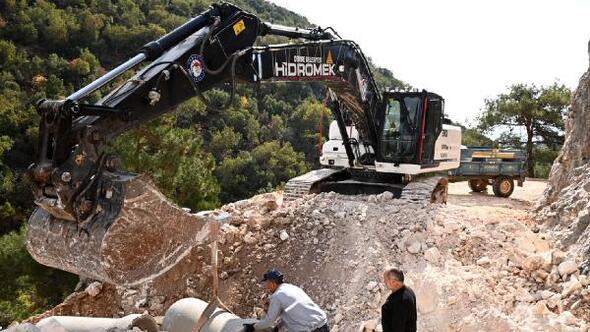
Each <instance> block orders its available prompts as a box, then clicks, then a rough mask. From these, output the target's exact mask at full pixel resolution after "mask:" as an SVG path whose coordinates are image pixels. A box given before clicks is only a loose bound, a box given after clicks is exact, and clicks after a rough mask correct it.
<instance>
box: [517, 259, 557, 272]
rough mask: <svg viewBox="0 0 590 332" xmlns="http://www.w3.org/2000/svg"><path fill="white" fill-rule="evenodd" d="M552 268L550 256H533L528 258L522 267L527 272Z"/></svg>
mask: <svg viewBox="0 0 590 332" xmlns="http://www.w3.org/2000/svg"><path fill="white" fill-rule="evenodd" d="M550 266H551V258H550V257H548V255H544V256H542V255H532V256H529V257H527V258H526V259H525V260H524V262H522V267H523V268H524V269H525V271H527V272H533V271H535V270H539V269H549V267H550Z"/></svg>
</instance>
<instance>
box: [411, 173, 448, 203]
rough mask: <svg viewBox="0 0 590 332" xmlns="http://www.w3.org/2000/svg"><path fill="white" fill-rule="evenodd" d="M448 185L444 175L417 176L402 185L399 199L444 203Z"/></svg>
mask: <svg viewBox="0 0 590 332" xmlns="http://www.w3.org/2000/svg"><path fill="white" fill-rule="evenodd" d="M448 185H449V180H448V179H447V177H446V176H430V177H419V178H417V179H415V180H413V181H412V182H410V183H408V184H407V185H406V186H405V187H404V189H403V191H402V194H401V197H400V199H402V200H406V201H409V202H416V203H420V202H429V203H445V204H446V203H447V197H448Z"/></svg>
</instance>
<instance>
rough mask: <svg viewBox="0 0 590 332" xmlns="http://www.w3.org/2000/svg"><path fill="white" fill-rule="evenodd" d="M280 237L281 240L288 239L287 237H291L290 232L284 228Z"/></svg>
mask: <svg viewBox="0 0 590 332" xmlns="http://www.w3.org/2000/svg"><path fill="white" fill-rule="evenodd" d="M279 238H280V239H281V241H287V239H288V238H289V234H287V231H286V230H284V229H283V230H282V231H281V232H280V233H279Z"/></svg>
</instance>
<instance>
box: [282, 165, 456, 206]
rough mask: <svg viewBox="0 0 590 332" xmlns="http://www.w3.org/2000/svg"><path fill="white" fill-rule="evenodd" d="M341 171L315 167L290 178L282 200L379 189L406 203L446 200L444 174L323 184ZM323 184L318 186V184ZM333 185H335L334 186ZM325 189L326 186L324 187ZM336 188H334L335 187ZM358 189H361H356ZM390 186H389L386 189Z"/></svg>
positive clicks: (446, 181)
mask: <svg viewBox="0 0 590 332" xmlns="http://www.w3.org/2000/svg"><path fill="white" fill-rule="evenodd" d="M341 172H343V170H338V169H331V168H324V169H318V170H314V171H311V172H308V173H306V174H303V175H301V176H298V177H296V178H293V179H291V180H289V182H287V184H286V185H285V189H284V193H283V200H284V201H285V202H291V201H294V200H296V199H299V198H302V197H303V196H305V195H308V194H311V193H319V192H321V191H331V190H333V191H336V192H347V194H351V193H353V192H354V193H356V194H358V193H361V194H362V193H364V194H374V193H377V192H383V191H392V192H393V193H394V197H395V198H398V199H402V200H406V201H408V202H415V203H420V202H429V203H446V202H447V196H448V183H449V181H448V179H447V177H446V176H428V177H418V178H416V179H414V180H413V181H412V182H410V183H408V184H407V185H405V186H403V185H402V184H391V183H373V182H362V181H355V180H350V179H347V180H342V181H336V182H334V183H331V185H330V186H326V184H325V183H326V182H327V181H329V180H332V179H334V178H335V177H337V176H338V174H339V173H341ZM322 183H324V185H323V186H322V185H321V184H322ZM334 184H337V186H334ZM353 186H354V187H355V188H356V190H343V189H344V188H352V187H353ZM327 188H330V189H328V190H326V189H327ZM336 188H338V189H336ZM358 188H362V189H361V190H360V192H359V189H358ZM390 188H393V189H390Z"/></svg>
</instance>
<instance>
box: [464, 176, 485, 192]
mask: <svg viewBox="0 0 590 332" xmlns="http://www.w3.org/2000/svg"><path fill="white" fill-rule="evenodd" d="M467 184H468V185H469V188H470V189H471V191H474V192H476V193H480V192H482V191H484V190H486V189H487V187H488V181H487V180H483V179H472V180H469V181H468V182H467Z"/></svg>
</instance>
